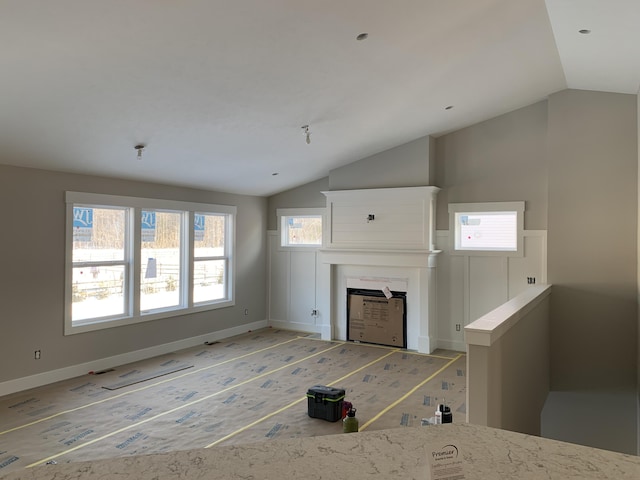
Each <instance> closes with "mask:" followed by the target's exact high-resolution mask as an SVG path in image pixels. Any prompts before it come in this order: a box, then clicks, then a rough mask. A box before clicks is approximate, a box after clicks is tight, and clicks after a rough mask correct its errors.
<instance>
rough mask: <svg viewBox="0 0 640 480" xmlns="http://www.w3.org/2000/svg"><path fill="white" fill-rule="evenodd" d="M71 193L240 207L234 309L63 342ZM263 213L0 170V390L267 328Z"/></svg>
mask: <svg viewBox="0 0 640 480" xmlns="http://www.w3.org/2000/svg"><path fill="white" fill-rule="evenodd" d="M66 190H72V191H83V192H92V193H107V194H114V195H129V196H138V197H149V198H161V199H171V200H182V201H192V202H204V203H218V204H226V205H236V206H237V207H238V210H237V211H238V213H237V221H236V275H237V276H236V306H235V307H229V308H223V309H219V310H213V311H209V312H203V313H196V314H192V315H187V316H181V317H172V318H168V319H164V320H156V321H152V322H146V323H140V324H136V325H130V326H123V327H118V328H112V329H108V330H100V331H96V332H88V333H82V334H77V335H71V336H64V335H63V321H64V303H63V302H64V266H65V259H64V246H65V231H64V228H65V202H64V192H65V191H66ZM266 212H267V200H266V199H265V198H261V197H250V196H240V195H230V194H222V193H215V192H208V191H202V190H191V189H185V188H179V187H169V186H162V185H155V184H151V183H142V182H131V181H122V180H115V179H107V178H100V177H92V176H83V175H70V174H64V173H53V172H47V171H43V170H35V169H26V168H16V167H8V166H0V218H2V225H3V227H2V235H1V236H0V252H1V253H0V255H1V259H2V261H1V266H2V275H1V276H0V296H1V301H0V319H1V322H0V325H1V328H2V333H1V335H0V365H1V367H0V382H3V381H8V380H13V379H16V378H20V377H23V376H28V375H33V374H36V373H42V372H46V371H49V370H54V369H58V368H63V367H67V366H71V365H76V364H80V363H84V362H88V361H91V360H94V359H99V358H105V357H110V356H114V355H119V354H122V353H127V352H130V351H136V350H139V349H144V348H148V347H152V346H155V345H161V344H164V343H169V342H173V341H177V340H181V339H186V338H190V337H194V336H198V335H204V334H207V333H210V332H214V331H217V330H222V329H225V328H230V327H234V326H238V325H242V324H243V323H249V322H255V321H260V320H264V319H266V309H265V299H266V286H265V278H266V234H265V231H266V227H267V225H266V218H267V215H266ZM245 308H248V309H249V315H248V316H245V315H244V309H245ZM36 349H40V350H42V359H41V360H34V358H33V352H34V351H35V350H36Z"/></svg>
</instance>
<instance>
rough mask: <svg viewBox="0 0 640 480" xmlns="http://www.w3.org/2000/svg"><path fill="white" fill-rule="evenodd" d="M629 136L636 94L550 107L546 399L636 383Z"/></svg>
mask: <svg viewBox="0 0 640 480" xmlns="http://www.w3.org/2000/svg"><path fill="white" fill-rule="evenodd" d="M637 134H638V130H637V107H636V96H635V95H623V94H611V93H601V92H590V91H578V90H565V91H562V92H559V93H557V94H555V95H552V96H551V97H550V98H549V232H548V245H549V246H548V278H549V282H550V283H553V285H554V290H553V295H552V303H551V340H552V344H551V360H552V367H553V368H552V389H553V390H582V389H587V388H588V389H594V390H597V389H617V388H628V387H629V386H634V385H635V384H636V370H637V356H636V355H637V351H636V348H637V338H638V337H637V328H638V319H637V308H638V307H637V281H636V279H637V273H636V269H637V240H636V235H637V218H638V210H637V208H638V200H637V190H638V184H637V178H638V152H637V148H638V146H637Z"/></svg>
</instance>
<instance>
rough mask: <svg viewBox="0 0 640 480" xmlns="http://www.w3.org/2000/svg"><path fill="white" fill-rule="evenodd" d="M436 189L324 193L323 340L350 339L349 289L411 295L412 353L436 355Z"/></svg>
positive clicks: (409, 344) (408, 328) (408, 327)
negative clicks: (325, 232)
mask: <svg viewBox="0 0 640 480" xmlns="http://www.w3.org/2000/svg"><path fill="white" fill-rule="evenodd" d="M438 190H439V189H438V188H437V187H406V188H385V189H369V190H348V191H347V190H341V191H330V192H323V193H324V194H325V195H326V197H327V212H328V224H329V225H328V226H329V228H328V233H327V240H326V242H325V245H326V248H324V249H322V250H321V251H320V265H319V272H318V273H319V274H318V282H319V283H318V287H319V288H318V302H317V303H318V307H319V310H320V312H329V315H322V316H321V317H322V323H321V332H322V338H323V339H327V340H329V339H336V340H347V312H346V302H347V289H348V288H358V289H370V290H379V291H382V290H384V289H389V290H390V291H397V292H405V293H406V337H407V342H406V347H407V349H409V350H417V351H418V352H423V353H431V352H432V351H433V350H435V348H437V322H436V317H435V315H436V300H435V298H436V295H435V278H436V258H437V255H438V253H440V252H439V251H438V250H435V249H434V212H435V197H436V194H437V192H438Z"/></svg>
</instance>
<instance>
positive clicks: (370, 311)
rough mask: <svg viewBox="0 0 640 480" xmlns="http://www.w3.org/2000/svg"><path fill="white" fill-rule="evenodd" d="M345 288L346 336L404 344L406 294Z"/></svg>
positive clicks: (360, 339)
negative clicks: (389, 295)
mask: <svg viewBox="0 0 640 480" xmlns="http://www.w3.org/2000/svg"><path fill="white" fill-rule="evenodd" d="M390 294H391V297H390V298H387V296H386V295H385V294H384V292H382V291H381V290H369V289H362V288H348V289H347V340H349V341H355V342H364V343H374V344H376V345H387V346H391V347H400V348H407V294H406V292H390Z"/></svg>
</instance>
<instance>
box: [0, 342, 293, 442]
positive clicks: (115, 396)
mask: <svg viewBox="0 0 640 480" xmlns="http://www.w3.org/2000/svg"><path fill="white" fill-rule="evenodd" d="M301 338H304V337H296V338H292V339H290V340H287V341H285V342H281V343H277V344H275V345H271V346H270V347H265V348H261V349H260V350H256V351H255V352H250V353H246V354H244V355H240V356H239V357H234V358H230V359H229V360H225V361H224V362H220V363H216V364H214V365H209V366H207V367H202V368H199V369H197V370H189V371H188V372H187V373H183V374H181V375H176V376H175V377H170V378H166V379H165V380H160V381H158V382H155V383H153V384H149V385H145V386H144V387H139V388H136V389H133V390H127V391H126V392H122V393H119V394H117V395H114V396H112V397H109V398H103V399H102V400H96V401H95V402H91V403H87V404H86V405H81V406H79V407H74V408H70V409H69V410H63V411H61V412H58V413H54V414H53V415H49V416H48V417H43V418H40V419H38V420H34V421H33V422H30V423H25V424H24V425H19V426H17V427H13V428H10V429H9V430H5V431H3V432H0V435H4V434H6V433H11V432H15V431H16V430H21V429H23V428H26V427H30V426H32V425H37V424H38V423H42V422H46V421H47V420H51V419H52V418H55V417H59V416H60V415H66V414H67V413H73V412H77V411H78V410H83V409H85V408H88V407H93V406H95V405H100V404H101V403H105V402H108V401H110V400H115V399H116V398H121V397H124V396H126V395H130V394H132V393H137V392H141V391H142V390H147V389H149V388H152V387H156V386H158V385H161V384H163V383H167V382H173V381H175V380H177V379H179V378H182V377H187V376H189V375H194V374H196V373H199V372H202V371H204V370H208V369H210V368H215V367H219V366H220V365H224V364H225V363H230V362H235V361H236V360H240V359H241V358H245V357H248V356H250V355H255V354H256V353H260V352H264V351H265V350H269V349H270V348H275V347H279V346H281V345H285V344H287V343H290V342H293V341H295V340H300V339H301Z"/></svg>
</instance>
